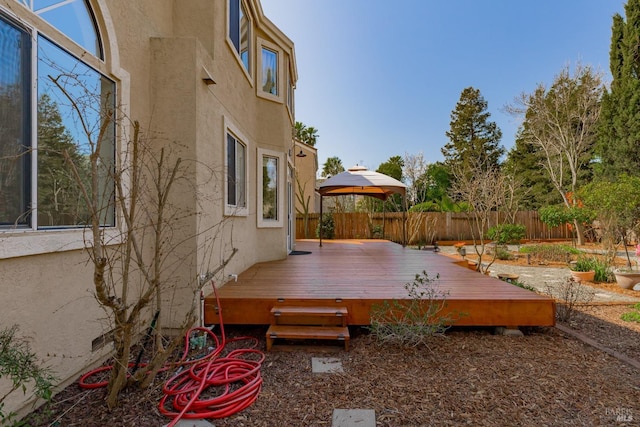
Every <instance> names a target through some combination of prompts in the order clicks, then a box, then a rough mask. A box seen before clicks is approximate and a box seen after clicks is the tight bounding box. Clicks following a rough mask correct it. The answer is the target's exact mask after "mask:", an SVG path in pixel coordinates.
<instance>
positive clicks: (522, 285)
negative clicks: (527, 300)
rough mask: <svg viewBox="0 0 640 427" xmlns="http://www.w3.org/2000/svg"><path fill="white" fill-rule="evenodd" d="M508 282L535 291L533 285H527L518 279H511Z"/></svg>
mask: <svg viewBox="0 0 640 427" xmlns="http://www.w3.org/2000/svg"><path fill="white" fill-rule="evenodd" d="M508 283H511V284H512V285H515V286H517V287H519V288H522V289H526V290H528V291H531V292H537V289H536V288H534V287H533V286H529V285H527V284H524V283H522V282H520V281H519V280H513V281H511V282H508Z"/></svg>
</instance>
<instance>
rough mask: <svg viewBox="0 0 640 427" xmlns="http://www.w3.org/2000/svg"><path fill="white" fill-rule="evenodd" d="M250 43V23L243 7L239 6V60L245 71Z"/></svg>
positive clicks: (247, 67) (247, 66)
mask: <svg viewBox="0 0 640 427" xmlns="http://www.w3.org/2000/svg"><path fill="white" fill-rule="evenodd" d="M250 43H251V22H250V21H249V19H248V18H247V13H246V11H245V10H244V5H242V4H241V5H240V59H241V60H242V63H243V64H244V68H246V69H247V71H251V70H250V68H249V52H250V50H249V49H250Z"/></svg>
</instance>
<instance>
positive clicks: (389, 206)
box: [374, 156, 404, 212]
mask: <svg viewBox="0 0 640 427" xmlns="http://www.w3.org/2000/svg"><path fill="white" fill-rule="evenodd" d="M403 169H404V160H403V159H402V157H400V156H392V157H390V158H389V160H387V161H386V162H384V163H380V166H378V169H377V170H376V172H378V173H382V174H385V175H387V176H390V177H391V178H395V179H397V180H398V181H402V180H403V179H402V178H403V177H402V170H403ZM376 202H378V201H377V200H376ZM374 205H375V206H376V207H377V208H376V210H379V208H380V207H383V209H384V210H385V211H387V212H398V211H400V210H402V208H403V206H402V196H400V195H399V194H394V195H392V196H391V197H389V198H388V199H387V201H385V202H384V206H381V205H382V204H381V203H375V204H374Z"/></svg>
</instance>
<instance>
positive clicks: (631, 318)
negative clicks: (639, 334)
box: [620, 302, 640, 323]
mask: <svg viewBox="0 0 640 427" xmlns="http://www.w3.org/2000/svg"><path fill="white" fill-rule="evenodd" d="M620 318H621V319H622V320H624V321H625V322H637V323H640V302H639V303H637V304H635V305H634V306H633V307H632V308H631V311H628V312H626V313H622V316H620Z"/></svg>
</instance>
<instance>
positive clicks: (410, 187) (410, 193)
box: [402, 152, 429, 206]
mask: <svg viewBox="0 0 640 427" xmlns="http://www.w3.org/2000/svg"><path fill="white" fill-rule="evenodd" d="M428 166H429V165H428V164H427V162H425V160H424V155H423V154H422V152H420V153H418V154H409V153H405V155H404V167H403V170H402V176H403V178H404V180H405V184H406V185H407V196H406V197H407V199H408V201H409V203H410V204H411V205H412V206H413V205H415V204H416V203H418V196H417V193H418V189H419V188H422V187H424V185H420V184H421V183H423V181H424V180H425V179H426V173H427V167H428Z"/></svg>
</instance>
